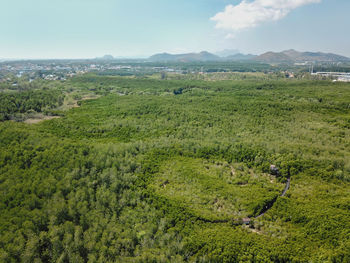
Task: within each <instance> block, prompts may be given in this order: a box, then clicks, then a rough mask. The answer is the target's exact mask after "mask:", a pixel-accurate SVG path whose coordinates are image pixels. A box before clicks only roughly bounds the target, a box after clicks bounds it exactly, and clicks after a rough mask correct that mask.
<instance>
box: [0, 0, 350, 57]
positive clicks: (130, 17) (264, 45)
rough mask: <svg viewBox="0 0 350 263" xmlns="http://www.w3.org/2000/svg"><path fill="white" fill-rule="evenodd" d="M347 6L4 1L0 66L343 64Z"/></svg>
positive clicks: (335, 2) (283, 1) (255, 1)
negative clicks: (227, 59)
mask: <svg viewBox="0 0 350 263" xmlns="http://www.w3.org/2000/svg"><path fill="white" fill-rule="evenodd" d="M349 10H350V1H348V0H244V1H241V0H191V1H186V0H178V1H168V0H164V1H157V0H148V1H144V0H129V1H124V0H51V1H45V0H32V1H27V0H12V1H6V3H2V4H1V10H0V35H1V39H0V59H49V58H58V59H62V58H68V59H70V58H72V59H74V58H95V57H101V56H103V55H105V54H110V55H112V56H114V57H132V58H136V57H140V58H145V57H149V56H151V55H153V54H155V53H162V52H168V53H174V54H178V53H189V52H200V51H204V50H205V51H209V52H212V53H216V52H218V51H221V50H225V49H237V50H239V51H240V52H242V53H245V54H248V53H251V54H262V53H264V52H267V51H275V52H280V51H282V50H287V49H295V50H298V51H314V52H318V51H321V52H326V53H327V52H330V53H336V54H340V55H344V56H348V57H350V35H349V34H348V30H349V28H350V19H349V18H348V12H349Z"/></svg>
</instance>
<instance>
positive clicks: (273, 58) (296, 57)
mask: <svg viewBox="0 0 350 263" xmlns="http://www.w3.org/2000/svg"><path fill="white" fill-rule="evenodd" d="M96 59H97V60H118V59H119V58H114V57H113V56H111V55H105V56H103V57H100V58H96ZM143 61H149V62H208V61H218V62H219V61H226V62H227V61H255V62H262V63H268V64H283V63H286V64H294V63H305V62H350V58H348V57H345V56H341V55H337V54H333V53H323V52H299V51H296V50H294V49H290V50H285V51H282V52H272V51H269V52H266V53H264V54H261V55H259V56H258V55H252V54H242V53H239V51H238V50H224V51H221V52H217V53H216V54H213V53H209V52H207V51H202V52H199V53H185V54H170V53H159V54H155V55H153V56H151V57H149V58H148V59H144V60H143Z"/></svg>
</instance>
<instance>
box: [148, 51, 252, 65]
mask: <svg viewBox="0 0 350 263" xmlns="http://www.w3.org/2000/svg"><path fill="white" fill-rule="evenodd" d="M255 57H256V56H255V55H251V54H249V55H244V54H241V53H235V54H232V55H229V56H226V57H220V56H218V55H215V54H212V53H209V52H207V51H202V52H200V53H187V54H177V55H173V54H169V53H161V54H155V55H153V56H151V57H150V58H149V59H148V60H149V61H152V62H205V61H238V60H248V59H253V58H255Z"/></svg>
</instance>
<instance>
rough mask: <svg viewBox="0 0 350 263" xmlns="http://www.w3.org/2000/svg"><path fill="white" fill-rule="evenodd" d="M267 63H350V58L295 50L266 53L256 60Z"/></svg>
mask: <svg viewBox="0 0 350 263" xmlns="http://www.w3.org/2000/svg"><path fill="white" fill-rule="evenodd" d="M254 60H256V61H260V62H265V63H296V62H298V63H300V62H350V58H347V57H344V56H340V55H336V54H332V53H322V52H299V51H296V50H294V49H290V50H285V51H282V52H279V53H277V52H266V53H264V54H262V55H260V56H257V57H255V58H254Z"/></svg>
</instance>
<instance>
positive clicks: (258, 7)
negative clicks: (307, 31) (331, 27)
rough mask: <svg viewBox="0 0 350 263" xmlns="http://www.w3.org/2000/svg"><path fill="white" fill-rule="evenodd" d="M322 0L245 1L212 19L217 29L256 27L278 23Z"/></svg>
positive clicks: (234, 29) (238, 29)
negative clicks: (301, 7) (291, 13)
mask: <svg viewBox="0 0 350 263" xmlns="http://www.w3.org/2000/svg"><path fill="white" fill-rule="evenodd" d="M320 2H321V0H254V1H247V0H243V1H242V2H241V3H239V4H238V5H228V6H226V8H225V10H224V11H223V12H220V13H217V14H216V15H215V16H213V17H212V18H211V20H213V21H215V22H216V28H219V29H226V30H230V31H240V30H242V29H246V28H251V27H255V26H257V25H259V24H261V23H264V22H267V21H277V20H280V19H282V18H283V17H285V16H286V15H287V14H288V13H289V12H290V11H292V10H293V9H295V8H298V7H300V6H303V5H307V4H312V3H320Z"/></svg>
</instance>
